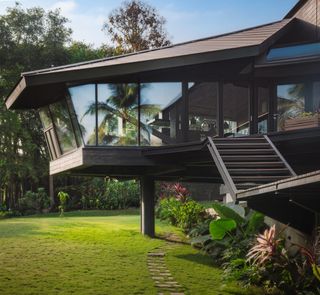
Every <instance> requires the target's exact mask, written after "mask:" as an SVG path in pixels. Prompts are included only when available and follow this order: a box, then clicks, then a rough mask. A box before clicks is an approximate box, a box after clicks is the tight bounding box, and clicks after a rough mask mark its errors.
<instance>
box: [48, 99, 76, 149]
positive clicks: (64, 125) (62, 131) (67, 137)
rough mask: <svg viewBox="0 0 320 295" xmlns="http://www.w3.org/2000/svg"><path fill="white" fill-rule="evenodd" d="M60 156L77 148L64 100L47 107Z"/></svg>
mask: <svg viewBox="0 0 320 295" xmlns="http://www.w3.org/2000/svg"><path fill="white" fill-rule="evenodd" d="M49 108H50V112H51V114H52V118H53V123H54V127H55V130H56V133H57V137H58V141H59V143H60V148H61V151H62V154H64V153H67V152H69V151H72V150H74V149H76V148H77V143H76V138H75V134H74V131H73V126H72V123H71V118H70V113H69V110H68V106H67V102H66V101H65V100H61V101H58V102H56V103H54V104H52V105H50V106H49Z"/></svg>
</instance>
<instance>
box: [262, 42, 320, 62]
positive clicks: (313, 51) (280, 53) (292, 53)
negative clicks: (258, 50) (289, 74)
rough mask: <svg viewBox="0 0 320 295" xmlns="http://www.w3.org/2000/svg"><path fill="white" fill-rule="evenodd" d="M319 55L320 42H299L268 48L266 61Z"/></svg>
mask: <svg viewBox="0 0 320 295" xmlns="http://www.w3.org/2000/svg"><path fill="white" fill-rule="evenodd" d="M319 55H320V43H309V44H300V45H293V46H286V47H279V48H272V49H270V51H269V53H268V54H267V61H280V60H285V59H293V58H303V57H312V56H319Z"/></svg>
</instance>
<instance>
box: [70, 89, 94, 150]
mask: <svg viewBox="0 0 320 295" xmlns="http://www.w3.org/2000/svg"><path fill="white" fill-rule="evenodd" d="M69 93H70V96H71V100H72V103H73V106H74V110H75V113H76V116H77V119H78V122H79V125H80V130H81V133H82V136H83V141H84V143H85V144H86V145H95V144H96V133H95V132H96V99H95V85H94V84H86V85H81V86H75V87H70V88H69Z"/></svg>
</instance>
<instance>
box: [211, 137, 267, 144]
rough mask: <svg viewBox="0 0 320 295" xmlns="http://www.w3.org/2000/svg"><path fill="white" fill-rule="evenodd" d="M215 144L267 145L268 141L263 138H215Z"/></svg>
mask: <svg viewBox="0 0 320 295" xmlns="http://www.w3.org/2000/svg"><path fill="white" fill-rule="evenodd" d="M213 142H214V143H215V144H218V143H234V142H237V143H266V142H267V141H266V140H265V138H263V137H253V138H248V137H232V138H215V139H214V140H213Z"/></svg>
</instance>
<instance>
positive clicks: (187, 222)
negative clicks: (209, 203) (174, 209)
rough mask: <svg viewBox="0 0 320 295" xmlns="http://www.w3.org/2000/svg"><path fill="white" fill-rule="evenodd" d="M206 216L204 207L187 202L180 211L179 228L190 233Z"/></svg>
mask: <svg viewBox="0 0 320 295" xmlns="http://www.w3.org/2000/svg"><path fill="white" fill-rule="evenodd" d="M204 215H205V213H204V207H203V206H202V205H200V204H199V203H198V202H196V201H193V200H189V201H186V202H185V203H182V205H181V206H180V208H179V211H178V218H177V219H178V220H177V221H178V226H179V227H181V228H182V229H183V230H185V231H189V230H190V229H191V228H192V227H193V226H195V225H197V224H198V223H199V222H201V221H202V220H203V219H204Z"/></svg>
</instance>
